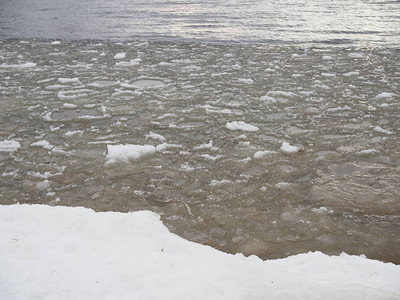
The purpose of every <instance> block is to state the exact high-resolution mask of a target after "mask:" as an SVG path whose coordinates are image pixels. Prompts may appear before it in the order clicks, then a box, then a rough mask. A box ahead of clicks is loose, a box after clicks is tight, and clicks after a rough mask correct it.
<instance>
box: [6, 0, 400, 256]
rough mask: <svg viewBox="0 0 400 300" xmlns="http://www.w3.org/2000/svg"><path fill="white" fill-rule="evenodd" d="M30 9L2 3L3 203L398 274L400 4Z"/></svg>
mask: <svg viewBox="0 0 400 300" xmlns="http://www.w3.org/2000/svg"><path fill="white" fill-rule="evenodd" d="M24 2H25V1H13V2H12V3H8V2H2V5H1V8H0V10H1V19H0V22H1V31H0V33H1V36H2V37H3V38H2V39H1V40H0V122H1V127H0V202H1V203H2V204H12V203H17V202H18V203H44V204H50V205H69V206H85V207H90V208H93V209H95V210H96V211H110V210H111V211H122V212H126V211H132V210H141V209H149V210H152V211H155V212H157V213H159V214H160V215H161V217H162V220H163V221H164V223H165V224H166V225H167V226H168V227H169V229H170V230H171V231H173V232H175V233H177V234H179V235H181V236H183V237H184V238H187V239H189V240H193V241H196V242H200V243H203V244H207V245H211V246H213V247H216V248H218V249H221V250H224V251H227V252H232V253H236V252H242V253H244V254H246V255H249V254H256V255H258V256H260V257H262V258H278V257H285V256H287V255H291V254H296V253H302V252H306V251H310V250H313V251H314V250H320V251H323V252H325V253H328V254H339V253H340V252H342V251H345V252H347V253H350V254H365V255H367V256H368V257H370V258H376V259H380V260H384V261H392V262H396V263H400V236H399V234H398V233H399V232H400V194H399V191H400V151H399V140H400V137H399V127H400V122H399V115H400V105H399V95H400V88H399V82H400V80H399V79H400V68H399V64H400V63H399V62H400V52H399V50H398V48H396V47H397V46H396V45H397V44H398V41H399V36H398V30H399V29H398V28H400V27H399V26H397V25H398V22H399V20H398V17H397V15H398V14H396V9H397V11H398V7H399V3H398V2H383V1H374V2H373V1H351V3H352V4H349V3H346V5H347V6H346V7H347V9H344V8H343V7H342V6H340V5H339V4H341V3H342V1H332V2H329V4H324V3H323V2H322V1H321V2H315V3H314V4H313V5H310V4H307V5H306V4H304V3H302V2H300V1H287V2H283V3H281V4H279V5H278V3H277V2H271V3H269V4H268V5H266V4H265V5H264V4H259V3H257V2H255V1H254V2H248V3H247V5H244V3H245V2H236V1H225V2H223V3H222V2H221V1H216V2H215V3H214V2H213V3H211V2H209V3H208V2H207V1H203V2H201V4H202V5H200V2H199V1H169V2H162V1H160V2H150V3H151V4H149V3H148V2H146V4H145V3H144V2H143V3H139V2H137V1H133V2H132V1H129V2H128V1H126V3H125V2H124V1H119V2H118V1H97V2H96V5H94V3H93V2H91V1H86V2H82V3H80V2H79V3H78V2H74V1H72V2H60V3H57V2H58V1H51V2H49V3H47V2H45V1H29V5H28V4H26V3H24ZM23 4H25V5H23ZM45 4H46V5H45ZM339 8H340V9H341V10H340V13H339V11H338V10H339ZM378 8H379V9H378ZM322 16H324V18H322ZM344 16H347V17H344ZM335 19H336V20H337V22H336V23H332V22H333V21H334V20H335ZM317 21H318V22H320V23H318V24H319V25H318V26H316V24H317V23H316V22H317ZM213 22H214V23H213ZM362 22H364V23H362ZM28 24H30V25H29V26H28ZM85 24H86V25H85ZM190 24H191V25H190ZM207 24H208V25H207ZM328 24H330V25H328ZM357 24H358V25H357ZM383 24H386V25H383ZM396 24H397V25H396ZM84 25H85V26H84ZM168 26H169V27H168ZM345 28H347V29H346V30H344V29H345ZM194 40H196V41H194ZM123 145H140V146H144V145H147V148H146V149H150V151H147V150H146V151H147V153H146V155H139V156H140V157H138V158H135V157H134V154H135V153H136V152H135V151H134V150H133V149H138V148H137V147H136V146H129V147H131V148H130V150H129V151H130V152H129V151H128V152H123V153H117V154H119V156H114V157H113V156H112V155H114V154H115V151H114V150H115V149H119V150H121V149H122V150H123V149H124V148H123V147H124V146H123ZM135 147H136V148H135ZM122 150H121V151H122ZM125 150H126V148H125ZM113 151H114V152H113ZM129 155H130V156H129Z"/></svg>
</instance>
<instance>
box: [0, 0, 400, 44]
mask: <svg viewBox="0 0 400 300" xmlns="http://www.w3.org/2000/svg"><path fill="white" fill-rule="evenodd" d="M398 15H400V4H399V3H398V2H371V1H346V2H343V1H330V2H329V3H327V2H326V1H312V2H310V1H308V2H307V1H297V0H286V1H238V0H230V1H146V2H143V1H138V0H136V1H127V0H119V1H104V0H103V1H94V0H90V1H84V2H82V1H77V0H72V1H67V2H65V1H59V0H56V1H44V0H42V1H39V0H35V1H28V2H27V1H24V0H16V1H5V0H2V1H1V2H0V26H1V28H2V29H1V32H0V36H3V37H36V38H37V37H38V38H68V39H86V38H91V39H137V38H142V39H152V40H177V39H183V40H184V39H187V40H193V39H195V40H201V41H213V42H218V41H219V42H223V41H225V42H245V43H263V42H264V43H279V44H293V43H294V44H303V45H310V44H316V43H317V44H324V43H328V44H336V43H339V44H352V45H356V46H378V45H385V46H398V44H399V36H400V32H399V28H400V20H399V18H398Z"/></svg>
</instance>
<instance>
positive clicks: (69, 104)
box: [63, 103, 78, 108]
mask: <svg viewBox="0 0 400 300" xmlns="http://www.w3.org/2000/svg"><path fill="white" fill-rule="evenodd" d="M63 106H64V107H65V108H77V107H78V105H76V104H73V103H64V104H63Z"/></svg>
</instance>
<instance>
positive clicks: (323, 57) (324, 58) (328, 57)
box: [322, 55, 333, 60]
mask: <svg viewBox="0 0 400 300" xmlns="http://www.w3.org/2000/svg"><path fill="white" fill-rule="evenodd" d="M322 59H323V60H332V59H333V57H332V56H330V55H324V56H322Z"/></svg>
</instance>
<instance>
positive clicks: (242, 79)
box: [238, 78, 254, 84]
mask: <svg viewBox="0 0 400 300" xmlns="http://www.w3.org/2000/svg"><path fill="white" fill-rule="evenodd" d="M238 81H239V82H241V83H244V84H253V82H254V81H253V79H251V78H239V79H238Z"/></svg>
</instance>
